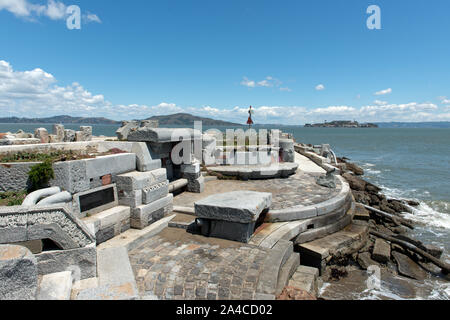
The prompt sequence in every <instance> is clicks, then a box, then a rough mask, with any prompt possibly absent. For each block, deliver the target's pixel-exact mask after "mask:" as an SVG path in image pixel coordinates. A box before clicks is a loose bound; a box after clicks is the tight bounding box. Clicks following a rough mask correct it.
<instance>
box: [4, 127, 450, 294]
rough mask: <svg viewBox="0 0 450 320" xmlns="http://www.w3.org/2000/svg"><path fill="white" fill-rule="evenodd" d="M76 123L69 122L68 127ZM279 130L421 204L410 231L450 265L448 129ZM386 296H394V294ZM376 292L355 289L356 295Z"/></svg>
mask: <svg viewBox="0 0 450 320" xmlns="http://www.w3.org/2000/svg"><path fill="white" fill-rule="evenodd" d="M37 127H45V128H47V129H48V130H49V131H50V130H51V126H50V125H37V124H0V132H7V131H11V132H16V131H17V130H18V129H23V130H24V131H27V132H33V131H34V128H37ZM78 127H79V126H78V125H66V128H68V129H78ZM117 128H118V126H116V125H94V126H93V133H94V135H106V136H115V131H116V130H117ZM210 128H211V127H204V128H203V130H207V129H210ZM267 128H268V129H271V128H274V127H273V126H268V127H267ZM278 128H280V129H281V130H283V131H284V132H288V133H292V134H293V135H294V137H295V139H296V141H297V142H302V143H307V144H323V143H327V144H330V145H331V147H332V149H333V150H334V151H335V153H336V154H337V156H339V157H344V156H345V157H347V158H349V159H350V160H351V161H353V162H355V163H357V164H358V165H360V166H361V167H362V168H364V170H365V176H364V178H365V179H367V180H369V181H371V182H373V183H374V184H376V185H378V186H380V187H382V188H383V192H384V193H385V194H386V195H387V196H388V197H393V198H406V199H414V200H417V201H419V202H420V204H421V205H420V207H419V208H417V209H415V210H414V214H411V215H409V216H408V218H410V219H412V220H415V221H417V222H418V223H419V224H418V227H417V228H416V229H415V230H414V231H413V232H412V235H413V236H414V237H416V238H418V239H419V240H421V241H423V242H425V243H430V244H434V245H436V246H438V247H441V248H443V249H444V257H443V259H444V260H446V261H447V263H450V129H425V128H424V129H410V128H405V129H387V128H380V129H344V128H301V127H283V126H281V127H278ZM218 129H220V130H224V129H225V128H223V127H222V128H220V127H219V128H218ZM257 129H259V128H257ZM426 284H428V287H430V288H431V289H430V290H431V293H430V292H428V293H427V294H426V295H425V296H422V297H420V298H423V299H428V298H433V299H449V298H450V286H449V282H445V281H438V280H435V279H428V280H427V281H426ZM384 294H385V295H388V296H389V295H390V296H391V297H396V293H395V292H389V293H387V292H384ZM374 295H375V296H376V293H373V292H371V293H370V294H369V293H367V292H365V293H364V292H355V296H354V298H357V299H361V298H364V297H372V298H373V296H374Z"/></svg>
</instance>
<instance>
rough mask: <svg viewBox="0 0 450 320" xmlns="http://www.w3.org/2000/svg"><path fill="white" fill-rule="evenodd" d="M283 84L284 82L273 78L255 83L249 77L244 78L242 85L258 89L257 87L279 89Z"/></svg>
mask: <svg viewBox="0 0 450 320" xmlns="http://www.w3.org/2000/svg"><path fill="white" fill-rule="evenodd" d="M281 84H282V82H281V81H280V80H278V79H276V78H273V77H271V76H268V77H266V78H265V79H264V80H261V81H254V80H250V79H248V78H247V77H244V78H243V80H242V81H241V85H242V86H245V87H249V88H256V87H266V88H271V87H279V86H280V85H281Z"/></svg>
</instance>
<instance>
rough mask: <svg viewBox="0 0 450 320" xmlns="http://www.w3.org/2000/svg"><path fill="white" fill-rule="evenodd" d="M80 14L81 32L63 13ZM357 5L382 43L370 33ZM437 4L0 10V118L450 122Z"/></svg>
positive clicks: (101, 1) (0, 1)
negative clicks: (183, 115) (374, 18)
mask: <svg viewBox="0 0 450 320" xmlns="http://www.w3.org/2000/svg"><path fill="white" fill-rule="evenodd" d="M70 5H77V6H79V7H80V9H81V13H82V20H81V21H82V22H81V29H80V30H69V29H68V28H67V26H66V19H67V14H66V8H67V6H70ZM370 5H377V6H379V7H380V9H381V27H382V29H381V30H369V29H368V28H367V25H366V21H367V19H368V18H369V16H370V14H367V13H366V10H367V8H368V7H369V6H370ZM449 12H450V2H449V1H448V0H433V1H403V0H396V1H381V0H372V1H365V0H345V1H344V0H334V1H331V0H330V1H320V0H315V1H313V0H310V1H309V0H303V1H302V0H293V1H275V0H270V1H266V0H246V1H240V0H226V1H211V0H205V1H204V0H195V1H194V0H192V1H189V0H180V1H172V0H171V1H167V0H166V1H162V0H160V1H152V0H130V1H107V0H89V1H84V0H83V1H77V0H61V1H59V0H50V1H47V0H41V1H38V0H0V37H1V39H2V41H1V44H0V117H2V116H27V117H32V116H33V117H34V116H36V117H42V116H50V115H59V114H70V115H74V116H105V117H108V118H112V119H117V120H120V119H133V118H147V117H150V116H152V115H155V114H170V113H175V112H189V113H193V114H198V115H202V116H207V117H213V118H216V119H224V120H232V121H237V122H246V112H247V109H248V107H249V106H250V105H252V106H253V107H254V108H255V110H256V113H255V122H257V123H258V122H259V123H281V124H304V123H307V122H319V121H320V122H321V121H324V120H329V121H330V120H335V119H356V120H359V121H449V120H450V85H449V84H450V63H449V57H450V42H449V36H448V34H449V31H450V19H449V18H448V17H449V14H450V13H449Z"/></svg>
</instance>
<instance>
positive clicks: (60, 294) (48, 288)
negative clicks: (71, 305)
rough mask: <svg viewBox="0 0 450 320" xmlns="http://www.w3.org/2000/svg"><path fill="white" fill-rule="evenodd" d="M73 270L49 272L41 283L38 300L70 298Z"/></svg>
mask: <svg viewBox="0 0 450 320" xmlns="http://www.w3.org/2000/svg"><path fill="white" fill-rule="evenodd" d="M72 280H73V279H72V272H71V271H64V272H58V273H52V274H47V275H45V276H43V277H42V280H41V283H40V285H39V293H38V296H37V299H38V300H70V294H71V291H72Z"/></svg>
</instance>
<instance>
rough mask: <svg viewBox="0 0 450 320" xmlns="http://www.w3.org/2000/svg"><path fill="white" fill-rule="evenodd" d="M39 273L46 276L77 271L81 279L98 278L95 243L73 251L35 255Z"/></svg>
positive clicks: (46, 252) (47, 252)
mask: <svg viewBox="0 0 450 320" xmlns="http://www.w3.org/2000/svg"><path fill="white" fill-rule="evenodd" d="M35 257H36V259H37V262H38V273H39V274H40V275H46V274H51V273H57V272H63V271H75V272H77V273H78V274H79V276H80V279H88V278H93V277H96V276H97V250H96V245H95V243H93V244H91V245H88V246H86V247H84V248H79V249H73V250H59V251H45V252H43V253H40V254H37V255H35Z"/></svg>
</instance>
